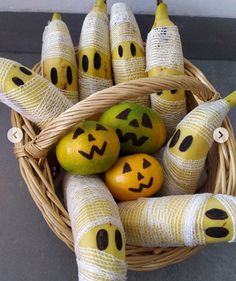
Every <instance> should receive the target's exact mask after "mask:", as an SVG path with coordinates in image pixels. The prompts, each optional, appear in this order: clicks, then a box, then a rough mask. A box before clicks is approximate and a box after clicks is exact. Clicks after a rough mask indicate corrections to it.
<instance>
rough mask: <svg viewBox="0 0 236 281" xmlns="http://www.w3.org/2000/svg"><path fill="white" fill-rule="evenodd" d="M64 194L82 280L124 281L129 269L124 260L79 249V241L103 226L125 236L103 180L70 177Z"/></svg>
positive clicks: (99, 252)
mask: <svg viewBox="0 0 236 281" xmlns="http://www.w3.org/2000/svg"><path fill="white" fill-rule="evenodd" d="M64 192H65V199H66V205H67V209H68V212H69V216H70V220H71V226H72V232H73V237H74V244H75V253H76V257H77V263H78V269H79V280H94V281H95V280H113V281H115V280H117V281H118V280H119V281H120V280H125V276H126V270H127V266H126V263H125V261H124V260H120V259H118V258H117V257H115V256H113V255H111V254H108V253H106V252H104V251H100V250H98V249H95V248H85V247H82V246H80V240H81V239H82V238H83V237H84V236H85V235H86V234H87V233H88V232H89V231H91V230H92V229H93V228H94V227H96V226H99V225H102V224H110V223H111V224H113V225H115V226H116V227H117V228H118V229H119V230H120V231H121V233H122V234H123V237H125V236H124V230H123V226H122V224H121V221H120V217H119V211H118V207H117V205H116V203H115V201H114V199H113V197H112V196H111V194H110V192H109V191H108V189H107V187H106V186H105V185H104V183H103V181H102V180H101V179H100V178H99V177H98V176H72V175H69V174H67V175H66V177H65V181H64ZM94 239H96V237H94ZM123 242H124V243H125V241H123Z"/></svg>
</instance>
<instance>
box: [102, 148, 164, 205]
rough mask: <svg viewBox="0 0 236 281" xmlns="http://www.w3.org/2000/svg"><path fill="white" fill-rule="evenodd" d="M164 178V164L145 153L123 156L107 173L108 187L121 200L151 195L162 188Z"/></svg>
mask: <svg viewBox="0 0 236 281" xmlns="http://www.w3.org/2000/svg"><path fill="white" fill-rule="evenodd" d="M163 180H164V172H163V168H162V166H161V165H160V163H159V162H158V161H157V160H156V159H155V158H154V157H152V156H150V155H148V154H145V153H138V154H133V155H129V156H125V157H121V158H119V159H118V161H117V162H116V164H115V165H114V166H113V167H112V168H111V169H110V170H108V171H107V172H106V173H105V182H106V185H107V187H108V188H109V190H110V191H111V193H112V195H113V196H114V197H115V198H116V199H118V200H121V201H128V200H135V199H137V198H139V197H148V196H151V195H153V194H154V193H156V192H157V191H158V190H159V189H160V188H161V185H162V183H163Z"/></svg>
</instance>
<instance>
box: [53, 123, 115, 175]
mask: <svg viewBox="0 0 236 281" xmlns="http://www.w3.org/2000/svg"><path fill="white" fill-rule="evenodd" d="M119 152H120V142H119V138H118V137H117V134H116V133H115V131H114V130H113V129H112V128H110V127H108V126H105V125H103V124H101V123H99V122H96V121H83V122H80V123H79V124H78V125H77V126H76V127H75V129H73V130H71V131H70V132H69V133H68V134H66V135H65V136H64V137H62V139H61V140H60V141H59V143H58V144H57V148H56V155H57V159H58V161H59V163H60V165H61V166H62V167H63V168H64V169H65V170H66V171H68V172H70V173H72V174H78V175H89V174H98V173H103V172H105V171H106V170H108V169H109V168H110V167H111V166H112V165H113V164H114V163H115V162H116V160H117V158H118V155H119Z"/></svg>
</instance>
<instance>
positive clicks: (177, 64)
mask: <svg viewBox="0 0 236 281" xmlns="http://www.w3.org/2000/svg"><path fill="white" fill-rule="evenodd" d="M146 57H147V68H146V71H149V70H151V69H152V68H156V67H159V66H160V67H165V68H169V69H175V70H178V71H180V72H182V73H183V72H184V62H183V51H182V44H181V40H180V35H179V30H178V27H177V26H165V27H157V28H154V29H152V30H151V31H150V32H149V33H148V37H147V49H146Z"/></svg>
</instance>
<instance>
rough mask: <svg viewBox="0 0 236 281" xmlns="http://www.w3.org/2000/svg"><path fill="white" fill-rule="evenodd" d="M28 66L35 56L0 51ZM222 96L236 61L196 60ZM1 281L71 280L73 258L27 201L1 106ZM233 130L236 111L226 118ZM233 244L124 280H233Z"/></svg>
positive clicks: (235, 78)
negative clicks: (229, 120) (229, 119)
mask: <svg viewBox="0 0 236 281" xmlns="http://www.w3.org/2000/svg"><path fill="white" fill-rule="evenodd" d="M0 56H4V57H7V58H11V59H15V60H18V61H19V62H21V63H24V64H25V65H27V66H29V67H30V66H32V65H33V64H34V63H35V62H37V61H38V60H39V55H38V54H13V53H0ZM194 63H195V64H196V65H197V66H198V67H200V68H201V69H202V71H203V72H204V73H205V74H206V75H207V77H208V79H209V80H210V81H211V82H212V83H213V85H214V86H215V87H216V88H217V89H218V91H219V92H221V93H222V95H223V96H224V95H225V94H227V93H229V92H230V91H232V90H234V89H236V62H232V61H194ZM0 116H1V119H0V157H1V161H0V281H65V280H70V281H75V280H77V267H76V262H75V256H74V254H73V253H72V252H71V251H70V250H69V249H68V248H67V247H66V246H65V245H64V244H63V243H62V242H61V241H60V240H59V239H58V238H57V237H56V236H55V235H54V234H53V233H52V232H51V230H50V229H49V228H48V226H47V224H46V223H45V221H44V219H43V217H42V215H41V213H40V212H39V210H38V209H37V207H36V206H35V204H34V202H33V200H32V199H31V197H30V195H29V192H28V190H27V187H26V186H25V184H24V182H23V180H22V178H21V175H20V172H19V169H18V164H17V161H16V159H15V158H14V155H13V152H12V148H13V145H12V144H11V143H10V142H9V141H8V140H7V137H6V135H7V131H8V129H9V128H10V127H11V124H10V110H9V109H8V108H7V107H6V106H4V105H2V104H0ZM230 117H231V120H232V123H233V124H234V130H235V132H236V110H235V109H234V110H233V111H232V113H231V114H230ZM235 260H236V244H221V245H211V246H208V247H206V248H204V249H203V250H202V251H200V252H199V253H197V254H196V255H195V256H193V257H191V258H190V259H188V260H187V261H184V262H182V263H180V264H176V265H173V266H169V267H166V268H163V269H160V270H156V271H152V272H143V273H139V272H131V271H130V272H129V273H128V281H132V280H137V281H139V280H140V281H141V280H146V281H149V280H150V281H157V280H162V281H173V280H175V281H205V280H207V281H221V280H227V281H235V280H236V264H235Z"/></svg>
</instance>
